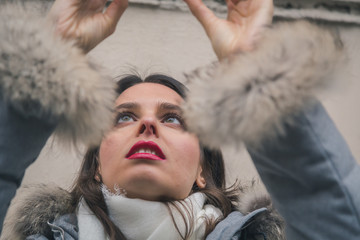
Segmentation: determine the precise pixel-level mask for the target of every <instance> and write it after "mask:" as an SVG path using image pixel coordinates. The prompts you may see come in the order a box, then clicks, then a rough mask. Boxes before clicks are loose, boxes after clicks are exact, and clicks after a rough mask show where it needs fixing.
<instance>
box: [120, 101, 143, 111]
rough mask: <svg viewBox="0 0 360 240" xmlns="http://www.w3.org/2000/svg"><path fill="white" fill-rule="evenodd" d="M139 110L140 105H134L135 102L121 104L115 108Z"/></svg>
mask: <svg viewBox="0 0 360 240" xmlns="http://www.w3.org/2000/svg"><path fill="white" fill-rule="evenodd" d="M123 108H125V109H139V108H140V104H138V103H135V102H127V103H122V104H120V105H118V106H116V109H117V110H119V109H123Z"/></svg>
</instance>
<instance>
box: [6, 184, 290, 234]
mask: <svg viewBox="0 0 360 240" xmlns="http://www.w3.org/2000/svg"><path fill="white" fill-rule="evenodd" d="M260 189H261V188H259V187H257V186H256V184H255V183H254V182H253V183H251V184H250V185H248V186H245V185H243V186H241V187H240V196H239V202H238V204H237V207H238V210H239V211H240V212H241V213H243V214H244V215H246V214H248V213H250V212H252V211H254V210H256V209H259V208H262V207H266V208H267V209H268V210H267V211H265V212H263V213H261V214H259V215H257V216H255V217H254V218H253V219H252V221H251V224H250V226H249V227H248V233H249V234H251V233H258V232H259V231H261V232H263V233H265V234H266V236H267V239H269V240H281V239H285V237H284V222H283V220H282V217H281V216H280V215H279V214H278V213H277V211H276V210H275V209H274V207H273V206H272V204H271V200H270V197H269V196H268V194H267V193H266V191H264V190H260ZM19 192H20V193H19V194H18V195H17V197H16V198H15V199H14V200H13V204H12V207H11V208H10V209H9V214H8V216H9V217H8V218H7V219H6V220H5V224H4V228H3V235H2V236H1V240H10V239H11V240H20V239H25V238H26V237H27V236H30V235H32V234H37V233H39V234H41V235H44V236H49V237H51V236H52V232H51V229H50V227H49V225H48V224H47V223H48V222H52V221H53V220H54V219H56V218H57V217H59V216H62V215H64V214H68V213H73V212H74V211H75V207H74V201H73V199H72V197H71V194H70V193H69V192H68V191H66V190H64V189H62V188H59V187H57V186H54V185H37V186H29V187H24V188H22V189H20V191H19ZM251 239H252V238H248V240H251Z"/></svg>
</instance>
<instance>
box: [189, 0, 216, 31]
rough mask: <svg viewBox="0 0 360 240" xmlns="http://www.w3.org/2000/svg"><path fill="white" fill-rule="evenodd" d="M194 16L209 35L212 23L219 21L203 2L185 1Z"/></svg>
mask: <svg viewBox="0 0 360 240" xmlns="http://www.w3.org/2000/svg"><path fill="white" fill-rule="evenodd" d="M184 1H185V3H186V4H187V5H188V6H189V9H190V11H191V12H192V14H193V15H194V16H195V17H196V18H197V20H198V21H199V22H200V23H201V25H202V26H203V28H204V29H205V31H206V32H207V33H209V32H210V28H211V26H212V23H213V22H214V21H216V20H217V17H216V16H215V14H214V13H213V12H212V11H211V10H210V9H209V8H208V7H207V6H206V5H205V4H204V3H203V2H202V1H201V0H184Z"/></svg>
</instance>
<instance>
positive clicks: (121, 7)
mask: <svg viewBox="0 0 360 240" xmlns="http://www.w3.org/2000/svg"><path fill="white" fill-rule="evenodd" d="M127 6H128V0H114V1H112V3H111V4H110V5H109V7H108V8H107V9H106V11H105V13H104V14H105V16H107V17H108V19H109V20H110V24H111V25H112V27H113V28H115V27H116V24H117V23H118V22H119V20H120V17H121V15H122V14H123V13H124V11H125V10H126V8H127Z"/></svg>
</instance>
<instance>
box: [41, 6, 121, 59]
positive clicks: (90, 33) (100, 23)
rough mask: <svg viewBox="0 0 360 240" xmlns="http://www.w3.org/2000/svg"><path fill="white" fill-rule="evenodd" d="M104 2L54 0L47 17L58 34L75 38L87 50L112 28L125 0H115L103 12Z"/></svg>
mask: <svg viewBox="0 0 360 240" xmlns="http://www.w3.org/2000/svg"><path fill="white" fill-rule="evenodd" d="M105 4H106V0H56V1H55V3H54V5H53V6H52V8H51V10H50V12H49V14H48V17H49V18H50V19H51V20H52V21H54V22H55V26H56V32H57V33H58V34H59V35H61V36H62V37H63V38H65V39H74V40H76V42H77V44H78V46H79V47H80V48H81V49H83V50H84V52H85V53H87V52H89V51H90V50H91V49H93V48H94V47H95V46H96V45H98V44H99V43H100V42H101V41H102V40H104V39H105V38H106V37H108V36H109V35H111V34H112V33H113V32H114V31H115V29H116V25H117V23H118V21H119V19H120V17H121V15H122V14H123V12H124V11H125V9H126V7H127V5H128V0H114V1H113V2H112V3H111V4H110V5H109V7H108V8H107V9H106V10H105V11H103V9H104V7H105Z"/></svg>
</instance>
